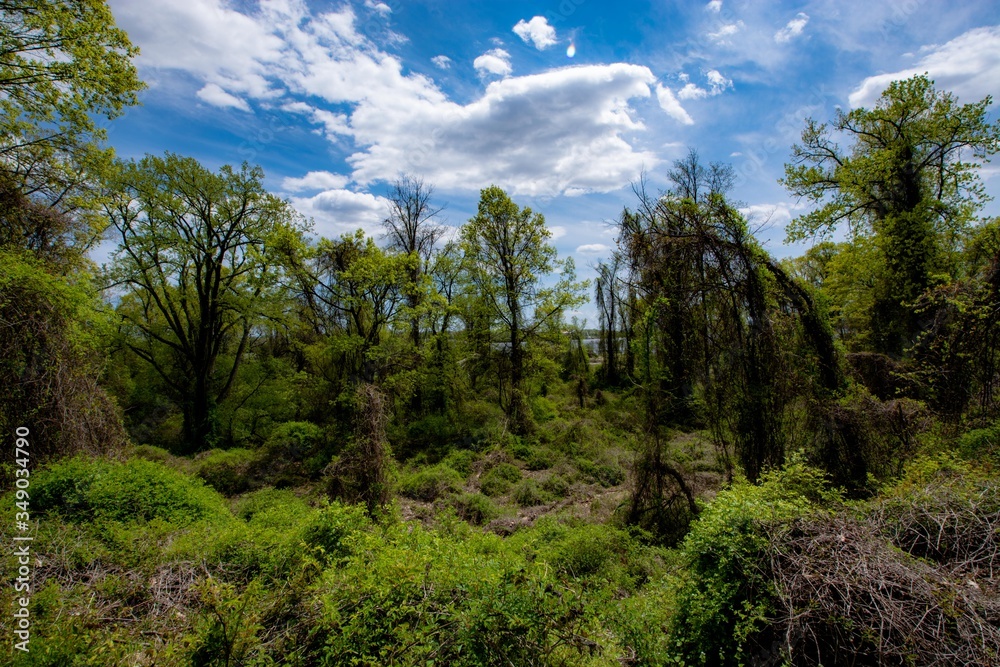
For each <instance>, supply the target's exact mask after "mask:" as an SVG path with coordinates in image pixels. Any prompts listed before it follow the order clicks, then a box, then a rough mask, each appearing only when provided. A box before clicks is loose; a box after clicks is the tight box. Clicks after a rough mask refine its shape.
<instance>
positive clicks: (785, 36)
mask: <svg viewBox="0 0 1000 667" xmlns="http://www.w3.org/2000/svg"><path fill="white" fill-rule="evenodd" d="M807 23H809V15H808V14H806V13H804V12H799V13H798V14H796V15H795V18H793V19H792V20H791V21H789V22H788V23H787V24H786V25H785V27H784V28H782V29H781V30H779V31H778V32H776V33H774V41H776V42H778V43H779V44H784V43H785V42H789V41H791V40H792V38H793V37H798V36H799V35H801V34H802V31H803V30H804V29H805V27H806V24H807Z"/></svg>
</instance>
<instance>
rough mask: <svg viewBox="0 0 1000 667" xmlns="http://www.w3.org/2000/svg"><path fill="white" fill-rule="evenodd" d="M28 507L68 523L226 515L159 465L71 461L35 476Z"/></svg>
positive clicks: (217, 502)
mask: <svg viewBox="0 0 1000 667" xmlns="http://www.w3.org/2000/svg"><path fill="white" fill-rule="evenodd" d="M32 490H33V499H34V503H33V507H34V508H36V509H38V510H41V511H51V512H57V513H59V514H61V515H63V516H65V517H67V518H68V519H71V520H73V521H78V522H82V521H95V522H96V521H98V520H109V519H110V520H115V521H121V522H125V523H128V522H134V521H149V520H152V519H154V518H157V519H163V520H165V521H169V522H171V523H175V524H179V525H182V524H186V523H191V522H193V521H197V520H199V519H209V520H225V519H227V518H229V517H231V516H232V515H231V514H230V513H229V510H228V509H227V508H226V506H225V504H224V503H223V502H222V499H221V498H220V497H219V495H218V494H217V493H216V492H215V491H213V490H212V489H209V488H207V487H206V486H205V485H204V484H203V483H202V482H201V481H200V480H196V479H193V478H191V477H188V476H186V475H184V474H183V473H180V472H178V471H176V470H172V469H170V468H167V467H165V466H163V465H161V464H159V463H154V462H152V461H144V460H141V459H133V460H131V461H128V462H126V463H119V462H115V461H107V460H101V459H85V458H73V459H68V460H64V461H60V462H59V463H56V464H54V465H52V466H51V467H50V468H48V469H47V470H43V471H40V472H39V473H38V474H37V476H36V477H35V479H34V480H33V483H32Z"/></svg>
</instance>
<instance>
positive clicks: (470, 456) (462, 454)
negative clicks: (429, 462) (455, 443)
mask: <svg viewBox="0 0 1000 667" xmlns="http://www.w3.org/2000/svg"><path fill="white" fill-rule="evenodd" d="M478 458H479V456H478V455H477V454H476V453H475V452H473V451H471V450H469V449H455V450H452V451H451V452H449V453H448V455H447V456H446V457H444V458H443V459H442V460H441V463H443V464H444V465H446V466H448V467H449V468H452V469H453V470H457V471H458V472H459V473H461V474H462V475H464V476H465V477H468V476H469V475H471V474H472V464H473V463H475V462H476V459H478Z"/></svg>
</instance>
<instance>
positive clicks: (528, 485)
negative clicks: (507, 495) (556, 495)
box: [511, 479, 550, 507]
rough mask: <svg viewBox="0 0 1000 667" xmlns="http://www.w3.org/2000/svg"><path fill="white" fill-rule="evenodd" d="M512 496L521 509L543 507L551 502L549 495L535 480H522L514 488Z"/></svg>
mask: <svg viewBox="0 0 1000 667" xmlns="http://www.w3.org/2000/svg"><path fill="white" fill-rule="evenodd" d="M511 495H512V497H513V498H514V502H516V503H517V504H518V505H520V506H521V507H532V506H534V505H541V504H543V503H546V502H548V501H549V500H550V498H549V496H548V494H546V493H545V492H543V491H542V490H541V489H540V488H539V487H538V483H537V482H536V481H535V480H533V479H522V480H521V481H520V482H518V483H517V485H516V486H515V487H514V490H513V492H512V493H511Z"/></svg>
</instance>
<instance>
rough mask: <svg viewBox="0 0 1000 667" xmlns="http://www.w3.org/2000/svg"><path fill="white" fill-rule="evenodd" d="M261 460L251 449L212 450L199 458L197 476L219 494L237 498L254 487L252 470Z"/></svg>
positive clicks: (197, 460)
mask: <svg viewBox="0 0 1000 667" xmlns="http://www.w3.org/2000/svg"><path fill="white" fill-rule="evenodd" d="M259 458H260V456H259V453H258V452H254V451H251V450H249V449H228V450H224V449H212V450H209V451H207V452H205V453H204V454H201V455H199V456H198V458H197V459H196V468H195V470H196V473H195V474H197V475H198V477H200V478H201V479H203V480H205V483H207V484H208V485H209V486H211V487H212V488H214V489H215V490H216V491H218V492H219V493H222V494H224V495H227V496H235V495H238V494H240V493H245V492H246V491H249V490H250V489H251V488H252V487H253V486H254V483H255V481H254V480H253V479H252V478H251V477H250V469H251V467H252V466H253V465H254V464H255V463H256V462H257V461H258V459H259Z"/></svg>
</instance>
